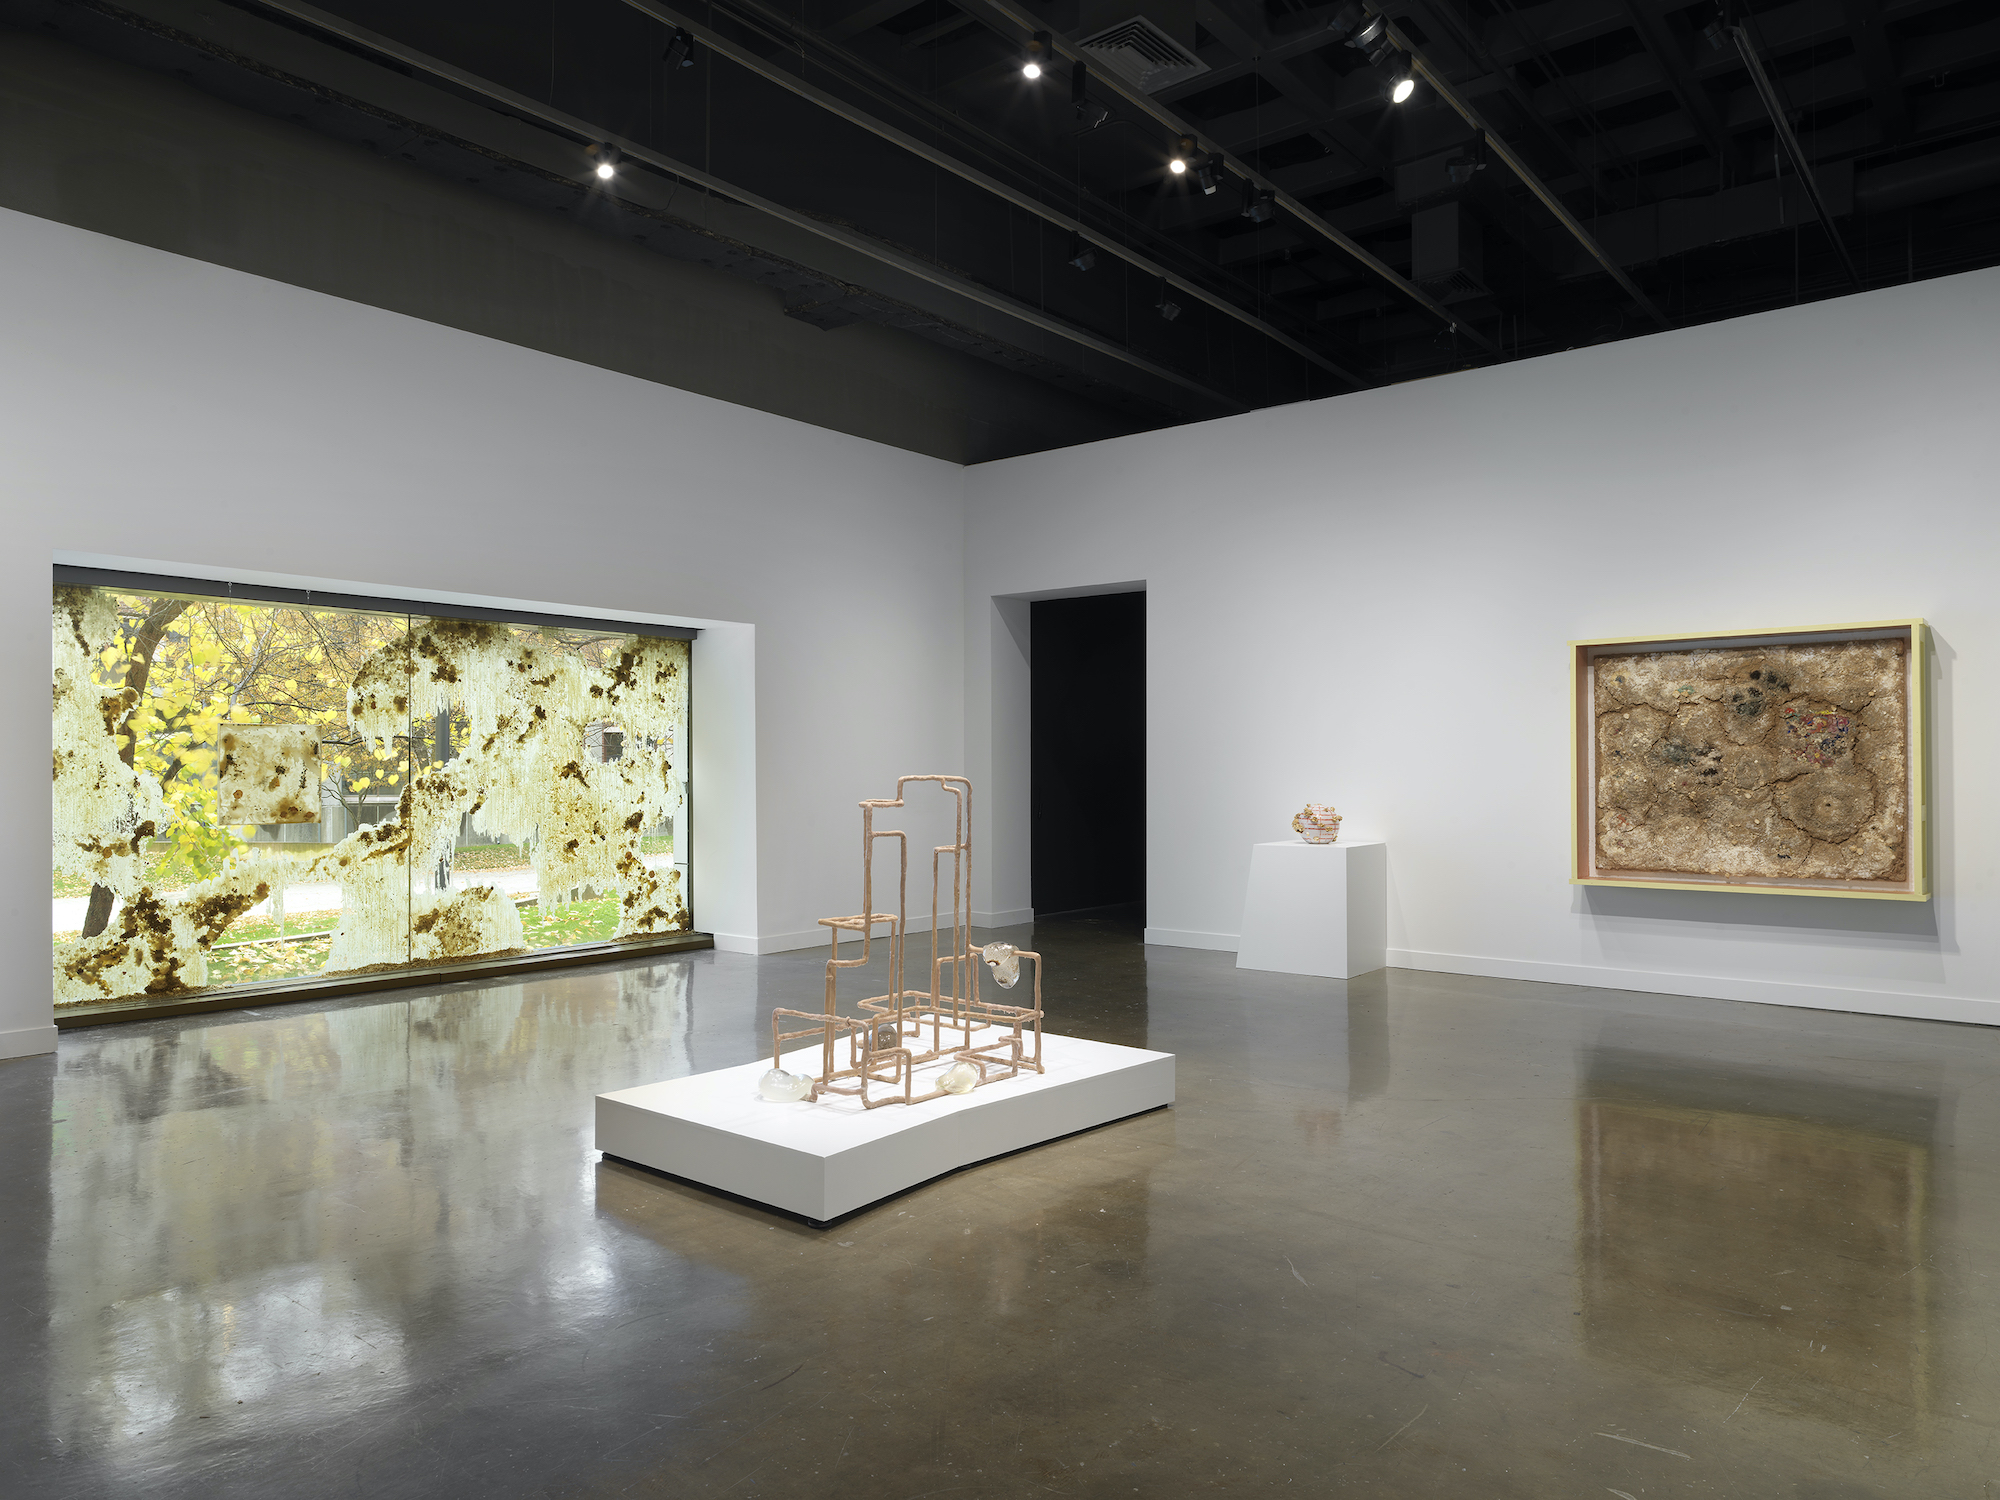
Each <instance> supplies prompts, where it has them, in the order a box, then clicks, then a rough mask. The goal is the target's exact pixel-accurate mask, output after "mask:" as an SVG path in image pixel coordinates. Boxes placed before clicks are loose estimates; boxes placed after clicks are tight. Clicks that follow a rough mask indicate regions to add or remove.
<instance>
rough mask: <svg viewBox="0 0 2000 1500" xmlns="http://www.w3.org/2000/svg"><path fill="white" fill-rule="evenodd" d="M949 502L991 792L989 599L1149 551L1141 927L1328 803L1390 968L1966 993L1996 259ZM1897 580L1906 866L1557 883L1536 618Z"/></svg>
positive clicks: (1401, 391)
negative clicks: (1922, 770)
mask: <svg viewBox="0 0 2000 1500" xmlns="http://www.w3.org/2000/svg"><path fill="white" fill-rule="evenodd" d="M966 515H967V545H966V580H967V583H966V593H967V601H966V628H967V637H966V662H967V684H966V693H967V714H968V752H969V754H970V755H971V758H972V770H973V774H974V776H975V778H976V779H979V780H981V781H982V783H983V784H986V785H990V786H992V787H994V788H996V789H998V790H1000V791H1001V792H1003V793H1004V792H1005V791H1006V790H1007V789H1010V788H1011V789H1013V790H1014V791H1015V792H1016V793H1017V795H1025V788H1026V781H1027V773H1026V753H1027V736H1026V725H1027V700H1026V686H1027V675H1026V657H1025V652H1026V650H1027V615H1026V610H1025V607H1024V606H1023V605H1022V604H1021V603H1020V600H1021V599H1022V598H1023V597H1035V596H1046V595H1048V594H1051V593H1061V592H1073V591H1080V590H1088V589H1091V588H1094V587H1100V586H1104V585H1109V584H1113V583H1120V582H1124V581H1127V580H1135V579H1138V580H1144V582H1145V584H1146V587H1147V589H1148V591H1149V598H1148V611H1147V618H1148V622H1149V626H1148V632H1149V634H1148V652H1149V654H1148V679H1149V695H1148V696H1149V701H1148V718H1149V727H1148V736H1147V744H1148V768H1147V790H1146V802H1147V830H1148V832H1147V837H1148V845H1147V921H1148V927H1149V937H1150V939H1151V940H1152V941H1155V942H1163V943H1176V944H1181V945H1187V946H1196V947H1211V948H1224V949H1227V948H1233V947H1234V945H1235V940H1236V933H1237V932H1238V930H1239V923H1240V920H1241V915H1242V902H1243V890H1244V881H1245V876H1246V873H1247V870H1248V864H1249V854H1250V846H1251V845H1252V844H1253V843H1254V842H1256V841H1258V840H1268V839H1277V838H1288V837H1290V836H1291V835H1290V833H1289V831H1288V829H1287V823H1288V820H1289V819H1290V817H1291V815H1292V814H1293V813H1294V812H1296V811H1297V810H1298V808H1299V807H1300V806H1302V805H1303V804H1304V803H1305V802H1306V801H1308V800H1312V801H1330V802H1333V803H1335V804H1337V805H1338V806H1339V807H1340V808H1341V810H1342V811H1343V812H1344V813H1345V814H1346V815H1347V819H1348V821H1347V822H1346V824H1345V831H1346V832H1347V834H1349V835H1350V836H1357V837H1366V836H1379V837H1382V838H1384V839H1386V840H1387V841H1388V845H1389V864H1390V877H1389V880H1390V892H1389V898H1390V936H1389V941H1390V947H1391V952H1390V963H1391V964H1392V965H1400V966H1404V967H1410V968H1419V969H1435V970H1446V971H1453V972H1461V973H1472V974H1487V975H1499V976H1508V977H1515V978H1524V979H1534V980H1550V981H1557V982H1564V983H1577V984H1601V985H1611V986H1617V987H1625V988H1639V989H1654V990H1662V991H1667V992H1671V993H1680V994H1696V995H1711V996H1717V997H1721V998H1725V999H1741V1000H1760V1001H1771V1002H1777V1003H1783V1004H1792V1005H1814V1006H1827V1007H1834V1008H1841V1009H1854V1010H1873V1011H1881V1012H1885V1013H1888V1014H1898V1015H1919V1016H1935V1017H1945V1018H1952V1019H1960V1020H1975V1021H1985V1022H1989V1023H2000V868H1996V867H2000V858H1996V849H1995V840H1996V834H1997V833H2000V785H1996V782H1995V774H1994V773H1995V750H1996V744H2000V568H1997V567H1996V564H2000V547H1997V546H1996V544H2000V271H1981V272H1977V273H1973V274H1969V275H1964V276H1958V277H1952V278H1948V279H1944V280H1937V281H1929V282H1924V283H1920V284H1916V285H1911V286H1907V287H1902V288H1897V289H1893V290H1886V291H1879V292H1874V293H1870V294H1868V295H1865V296H1854V297H1847V298H1842V299H1840V300H1837V301H1832V302H1825V303H1820V304H1817V305H1813V306H1807V307H1800V308H1794V309H1788V310H1785V311H1781V312H1774V313H1768V314H1763V315H1760V316H1756V317H1747V318H1740V319H1736V320H1733V321H1730V322H1726V323H1719V324H1714V325H1710V326H1707V327H1700V328H1693V329H1688V330H1685V331H1680V332H1672V333H1664V334H1656V335H1652V336H1650V337H1645V338H1639V339H1633V340H1630V341H1627V342H1624V343H1618V344H1611V345H1605V346H1601V347H1597V348H1590V349H1579V350H1573V351H1570V352H1568V353H1564V354H1560V355H1555V356H1552V357H1549V358H1544V359H1536V360H1529V361H1523V362H1520V363H1516V364H1509V365H1504V366H1500V367H1498V368H1494V369H1490V370H1481V371H1474V372H1468V373H1464V374H1459V375H1452V376H1448V377H1444V378H1440V379H1435V380H1429V381H1424V382H1419V383H1415V384H1410V385H1401V386H1395V387H1391V388H1389V389H1385V390H1377V391H1370V392H1365V393H1361V394H1356V395H1351V396H1345V397H1339V398H1335V399H1332V400H1328V401H1321V402H1316V403H1310V404H1302V405H1298V406H1290V407H1283V408H1279V409H1275V410H1270V411H1263V412H1257V413H1253V414H1250V415H1247V416H1242V417H1237V418H1231V419H1228V420H1225V421H1220V422H1213V423H1208V424H1204V425H1201V426H1195V427H1182V428H1179V429H1176V430H1173V431H1169V432H1157V433H1151V434H1146V435H1143V436H1138V437H1132V438H1125V439H1119V440H1115V441H1111V442H1104V443H1097V444H1092V445H1090V446H1088V447H1082V448H1072V449H1067V450H1063V451H1058V452H1052V453H1044V454H1039V455H1035V456H1031V457H1024V458H1018V459H1010V460H1007V461H1005V462H1001V463H995V464H988V465H983V466H981V467H978V468H975V469H972V470H970V471H968V480H967V492H966ZM1910 616H1922V617H1925V618H1927V619H1928V620H1930V621H1931V622H1932V624H1933V627H1934V629H1935V641H1936V661H1935V666H1934V669H1933V687H1934V690H1935V693H1936V711H1935V718H1934V723H1933V728H1934V731H1935V735H1936V756H1935V766H1934V771H1935V781H1934V815H1935V832H1936V842H1935V865H1934V875H1935V888H1936V891H1937V895H1936V898H1935V899H1934V900H1933V901H1931V902H1930V903H1928V904H1915V903H1895V902H1883V901H1865V900H1831V899H1824V898H1814V897H1804V896H1778V895H1721V894H1716V895H1711V894H1708V893H1705V892H1677V891H1632V890H1622V889H1604V888H1584V887H1575V886H1571V885H1570V884H1568V874H1569V871H1568V863H1567V860H1568V849H1569V838H1570V810H1569V795H1570V779H1569V778H1570V748H1569V746H1570V741H1569V699H1568V690H1569V680H1570V679H1569V675H1568V657H1567V653H1566V650H1565V642H1567V641H1569V640H1571V639H1576V638H1588V637H1595V636H1623V635H1643V634H1659V635H1672V634H1680V633H1686V632H1693V631H1720V630H1739V629H1741V630H1750V629H1759V628H1769V627H1775V626H1791V625H1804V624H1814V623H1820V622H1843V621H1859V620H1878V619H1899V618H1905V617H1910ZM1124 794H1125V793H1124V792H1123V791H1122V790H1121V789H1107V791H1106V795H1124ZM998 835H999V836H998V837H997V838H996V839H995V840H994V841H993V843H992V845H991V847H990V849H989V851H988V855H987V858H986V859H985V861H984V863H983V868H982V871H981V879H982V881H983V882H984V889H985V890H986V891H987V892H988V893H989V894H988V897H987V898H986V900H987V901H990V903H991V904H992V905H993V906H995V907H1015V906H1018V907H1025V906H1027V905H1028V904H1029V891H1028V886H1027V879H1028V874H1027V872H1028V860H1027V845H1026V839H1027V832H1026V820H1025V818H1024V817H1023V818H1018V819H1013V820H1007V819H1002V820H1001V821H1000V823H999V824H998ZM982 904H986V903H985V902H982Z"/></svg>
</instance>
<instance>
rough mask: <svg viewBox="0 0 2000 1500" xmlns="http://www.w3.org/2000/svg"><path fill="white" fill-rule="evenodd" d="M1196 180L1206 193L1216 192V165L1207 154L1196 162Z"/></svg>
mask: <svg viewBox="0 0 2000 1500" xmlns="http://www.w3.org/2000/svg"><path fill="white" fill-rule="evenodd" d="M1194 180H1195V182H1196V184H1197V185H1199V186H1200V188H1201V190H1202V193H1203V194H1204V195H1209V194H1213V193H1214V192H1215V166H1214V163H1212V162H1211V161H1210V160H1209V159H1208V158H1207V157H1206V156H1204V157H1202V158H1201V160H1199V161H1197V162H1196V163H1195V164H1194Z"/></svg>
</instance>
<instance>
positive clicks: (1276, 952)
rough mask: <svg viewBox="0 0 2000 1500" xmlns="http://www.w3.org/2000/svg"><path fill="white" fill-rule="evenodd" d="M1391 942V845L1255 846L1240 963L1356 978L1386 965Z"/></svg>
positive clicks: (1285, 843) (1298, 842)
mask: <svg viewBox="0 0 2000 1500" xmlns="http://www.w3.org/2000/svg"><path fill="white" fill-rule="evenodd" d="M1388 947H1389V846H1388V845H1387V844H1384V843H1380V842H1378V841H1373V840H1363V841H1361V842H1358V843H1352V844H1308V843H1305V842H1303V841H1302V840H1299V839H1287V840H1285V841H1283V842H1281V843H1275V844H1255V845H1252V846H1251V849H1250V888H1249V890H1248V892H1246V893H1245V895H1244V898H1243V927H1242V936H1241V938H1240V940H1239V941H1238V944H1237V949H1236V967H1237V968H1239V969H1270V970H1274V971H1275V972H1277V973H1280V974H1317V975H1321V976H1323V977H1325V978H1328V979H1352V978H1353V977H1354V976H1355V975H1357V974H1369V973H1373V972H1374V971H1375V970H1376V969H1379V968H1381V967H1382V966H1383V965H1384V964H1386V963H1387V962H1388V961H1389V960H1388Z"/></svg>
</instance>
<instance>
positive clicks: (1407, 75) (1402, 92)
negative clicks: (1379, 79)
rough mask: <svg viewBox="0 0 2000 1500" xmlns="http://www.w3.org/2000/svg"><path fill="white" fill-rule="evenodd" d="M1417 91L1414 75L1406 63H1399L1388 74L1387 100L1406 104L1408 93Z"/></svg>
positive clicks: (1392, 102)
mask: <svg viewBox="0 0 2000 1500" xmlns="http://www.w3.org/2000/svg"><path fill="white" fill-rule="evenodd" d="M1416 91H1417V79H1416V75H1415V74H1414V73H1412V72H1411V71H1410V66H1409V64H1408V63H1400V64H1398V65H1397V67H1396V70H1395V71H1394V72H1393V73H1391V74H1390V75H1389V102H1390V103H1391V104H1407V103H1408V102H1409V98H1410V95H1412V94H1414V93H1415V92H1416Z"/></svg>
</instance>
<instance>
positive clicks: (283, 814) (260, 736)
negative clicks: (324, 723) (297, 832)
mask: <svg viewBox="0 0 2000 1500" xmlns="http://www.w3.org/2000/svg"><path fill="white" fill-rule="evenodd" d="M217 748H218V749H219V750H221V752H222V759H221V761H220V762H218V764H217V766H216V788H215V791H216V807H217V809H218V811H217V814H216V821H217V822H218V823H229V824H242V823H317V822H318V821H319V820H320V816H321V814H320V805H319V731H318V730H317V729H315V728H313V727H312V726H311V725H310V724H230V725H227V726H225V727H224V729H223V731H222V739H221V742H220V743H219V745H218V746H217Z"/></svg>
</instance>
